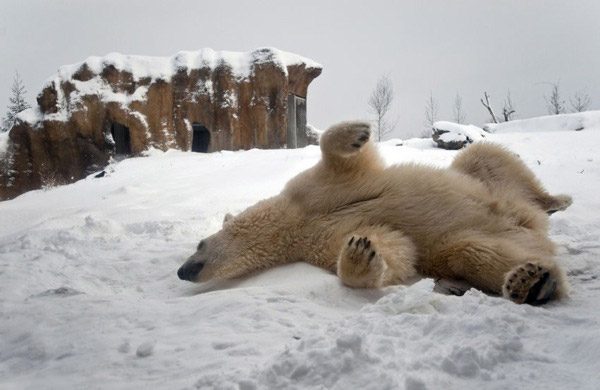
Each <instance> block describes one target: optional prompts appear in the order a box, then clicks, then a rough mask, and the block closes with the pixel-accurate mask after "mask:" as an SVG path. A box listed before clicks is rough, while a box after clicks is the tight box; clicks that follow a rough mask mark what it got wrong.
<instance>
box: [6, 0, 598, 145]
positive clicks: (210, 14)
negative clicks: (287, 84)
mask: <svg viewBox="0 0 600 390" xmlns="http://www.w3.org/2000/svg"><path fill="white" fill-rule="evenodd" d="M261 46H274V47H277V48H279V49H282V50H286V51H291V52H295V53H298V54H301V55H304V56H306V57H309V58H312V59H314V60H316V61H318V62H320V63H321V64H323V65H324V71H323V74H322V75H321V76H320V77H319V78H317V79H316V80H315V81H313V83H312V84H311V87H310V88H309V95H308V121H309V123H311V124H313V125H315V126H317V127H319V128H325V127H327V126H329V125H330V124H332V123H333V122H336V121H339V120H346V119H354V118H369V111H368V106H367V100H368V96H369V94H370V92H371V90H372V89H373V87H374V86H375V83H376V81H377V79H378V78H379V77H380V76H381V75H382V74H388V75H389V76H390V78H391V79H392V81H393V82H394V87H395V90H396V99H395V101H394V103H393V105H394V112H393V113H392V119H393V118H397V119H398V122H397V126H396V130H395V134H394V135H397V136H405V135H410V134H416V133H419V132H420V131H421V130H422V129H423V121H424V108H425V100H426V98H427V97H428V95H429V93H430V91H432V92H433V95H434V97H435V98H436V100H437V101H438V103H439V106H440V117H439V119H448V120H452V104H453V100H454V96H455V95H456V93H457V92H458V93H460V94H461V95H462V98H463V105H464V106H465V110H466V113H467V121H468V122H471V123H474V124H482V123H483V122H485V121H487V114H486V112H485V110H484V108H483V107H482V106H481V104H480V103H479V98H480V97H481V96H482V94H483V91H484V90H486V91H488V93H490V94H491V96H492V101H493V103H494V105H495V106H496V107H497V111H500V109H501V105H502V100H503V99H504V96H505V94H506V91H507V90H508V89H510V91H511V95H512V98H513V101H514V103H515V106H516V109H517V115H518V116H519V117H521V118H526V117H531V116H537V115H543V114H545V113H546V104H545V101H544V95H545V94H546V95H547V94H548V92H549V89H550V87H549V86H548V85H547V84H544V83H547V82H556V81H560V85H561V87H562V90H563V92H564V95H565V98H566V99H567V100H568V97H569V96H570V95H572V94H573V93H574V92H575V91H577V90H583V91H585V92H586V93H588V94H589V95H590V96H591V97H592V108H594V109H600V1H597V0H590V1H566V0H563V1H537V0H515V1H510V0H505V1H497V0H495V1H481V0H473V1H470V0H469V1H451V0H434V1H424V0H422V1H376V0H371V1H368V2H367V1H354V0H351V1H326V0H318V1H315V0H303V1H300V2H299V1H293V2H292V1H286V0H279V1H277V0H273V1H271V0H269V1H227V0H218V1H217V0H215V1H212V2H208V1H200V0H197V1H161V0H145V1H142V0H135V1H124V0H120V1H113V0H110V1H109V0H102V1H100V0H87V1H84V0H80V1H73V0H70V1H67V0H56V1H41V0H27V1H25V0H15V1H9V0H0V70H1V72H0V109H1V110H2V112H3V111H4V107H5V106H6V105H7V104H8V96H9V91H10V85H11V83H12V78H13V75H14V71H15V70H19V72H20V73H21V76H22V78H23V79H24V81H25V83H26V86H27V89H28V91H29V98H30V99H29V100H30V102H31V103H34V101H35V96H36V95H37V93H38V92H39V91H40V89H41V86H42V84H43V82H44V80H46V79H47V78H48V77H49V76H51V75H52V74H53V73H54V72H55V71H56V69H57V68H58V67H59V66H60V65H63V64H69V63H74V62H79V61H81V60H83V59H85V58H86V57H88V56H90V55H104V54H107V53H109V52H113V51H117V52H121V53H127V54H145V55H161V56H163V55H164V56H168V55H173V54H175V53H176V52H178V51H179V50H195V49H199V48H202V47H212V48H213V49H216V50H236V51H247V50H251V49H254V48H257V47H261Z"/></svg>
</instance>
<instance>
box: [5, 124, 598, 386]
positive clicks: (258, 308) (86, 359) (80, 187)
mask: <svg viewBox="0 0 600 390" xmlns="http://www.w3.org/2000/svg"><path fill="white" fill-rule="evenodd" d="M487 139H488V140H491V141H494V142H500V143H502V144H504V145H506V146H507V147H509V148H510V149H512V150H513V151H514V152H516V153H518V154H519V155H520V156H521V157H522V158H523V159H524V161H525V162H526V163H527V164H528V165H529V166H530V167H531V168H532V169H533V170H534V171H535V173H536V174H537V175H538V176H539V177H540V178H541V180H542V181H543V182H544V183H545V184H546V186H547V187H548V189H549V190H550V191H551V192H567V193H570V194H572V195H573V196H574V199H575V203H574V205H573V206H572V207H571V208H570V209H569V210H567V211H566V212H564V213H558V214H555V215H554V216H552V219H551V221H552V225H551V235H552V237H553V239H554V240H555V241H556V242H557V244H558V252H559V257H560V259H561V261H562V262H563V263H564V265H565V267H566V269H567V270H568V275H569V280H570V282H571V284H572V290H573V291H572V296H571V298H570V299H569V300H567V301H564V302H560V303H553V304H550V305H547V306H544V307H532V306H518V305H515V304H513V303H511V302H509V301H507V300H504V299H501V298H497V297H491V296H487V295H485V294H483V293H481V292H478V291H469V292H467V294H466V295H465V296H463V297H453V296H446V295H441V294H438V293H435V292H433V291H432V287H433V282H432V281H431V280H428V279H424V280H422V281H420V282H417V283H416V284H414V285H412V286H396V287H389V288H386V289H383V290H354V289H350V288H346V287H344V286H342V285H341V284H340V283H339V280H338V279H337V277H336V276H335V275H332V274H329V273H327V272H325V271H323V270H320V269H316V268H313V267H311V266H308V265H305V264H292V265H289V266H286V267H281V268H277V269H274V270H271V271H268V272H264V273H260V274H257V275H256V276H254V277H252V278H249V279H246V280H239V281H234V282H229V283H222V284H212V285H193V284H191V283H184V282H182V281H180V280H179V279H178V278H177V275H176V271H177V268H178V267H179V265H181V264H182V263H183V261H184V260H185V258H186V257H187V256H188V255H189V254H191V253H192V252H193V250H194V247H195V246H196V244H197V242H198V240H199V239H200V238H201V237H203V236H206V235H209V234H211V233H213V232H215V231H217V230H218V229H219V227H220V225H221V221H222V218H223V216H224V215H225V213H227V212H232V213H234V214H235V213H238V212H240V211H241V210H243V209H244V208H246V207H247V206H249V205H251V204H253V203H254V202H256V201H258V200H259V199H262V198H264V197H267V196H270V195H273V194H276V193H277V192H279V191H280V190H281V189H282V188H283V186H284V184H285V182H286V181H287V180H288V179H289V178H290V177H292V176H293V175H294V174H296V173H298V172H300V171H302V170H304V169H306V168H308V167H309V166H311V165H312V164H314V163H315V162H316V161H317V160H318V158H319V148H318V147H316V146H310V147H306V148H304V149H297V150H250V151H247V152H221V153H213V154H207V155H202V154H195V153H185V152H180V151H168V152H160V151H156V150H153V151H151V152H149V153H148V156H147V157H140V158H133V159H128V160H123V161H121V162H119V163H115V164H112V165H110V166H109V167H108V169H107V170H106V175H105V176H104V177H103V178H93V177H88V178H87V179H84V180H81V181H79V182H76V183H74V184H71V185H68V186H63V187H57V188H53V189H48V190H37V191H32V192H29V193H26V194H23V195H21V196H19V197H18V198H16V199H14V200H10V201H5V202H0V221H1V223H0V307H1V308H2V309H1V314H0V316H1V321H0V388H8V389H10V388H19V389H29V388H31V389H33V388H153V389H160V388H165V389H171V388H186V389H191V388H202V389H211V388H212V389H269V388H278V389H300V388H301V389H323V388H328V389H329V388H330V389H348V388H362V389H383V388H399V389H402V388H405V389H436V388H445V389H480V388H498V389H500V388H517V387H519V388H520V387H523V388H538V389H549V388H577V389H590V390H591V389H596V388H597V386H598V383H600V376H599V375H600V374H598V373H600V328H599V327H598V323H599V322H600V278H599V277H598V275H600V265H599V264H598V258H599V255H600V245H599V244H598V242H599V240H600V215H599V214H598V212H597V210H599V209H600V200H599V198H598V192H599V191H600V180H599V179H600V167H599V165H598V152H597V146H598V145H599V144H600V132H591V131H578V132H572V131H569V132H562V131H557V132H553V133H543V134H542V133H540V134H536V133H514V134H508V133H504V132H502V134H490V135H489V136H488V137H487ZM398 143H399V142H396V141H390V142H386V143H382V144H380V149H381V151H382V152H383V153H384V156H385V158H386V160H387V161H388V162H389V163H400V162H419V163H426V164H432V165H435V166H446V165H448V164H449V163H450V161H451V159H452V157H453V156H454V154H455V153H456V152H453V151H447V150H442V149H437V148H435V147H434V145H433V143H432V141H431V140H413V141H408V142H404V143H403V145H404V146H397V144H398ZM557 145H560V148H559V147H557Z"/></svg>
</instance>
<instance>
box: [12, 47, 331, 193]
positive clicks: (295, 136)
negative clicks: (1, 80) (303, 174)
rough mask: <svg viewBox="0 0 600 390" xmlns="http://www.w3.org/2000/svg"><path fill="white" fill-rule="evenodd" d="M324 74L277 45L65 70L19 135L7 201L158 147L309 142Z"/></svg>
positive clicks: (123, 59)
mask: <svg viewBox="0 0 600 390" xmlns="http://www.w3.org/2000/svg"><path fill="white" fill-rule="evenodd" d="M244 61H245V62H244ZM148 64H150V65H148ZM239 64H242V66H241V67H240V65H239ZM320 73H321V66H320V65H318V64H316V63H314V62H312V61H311V60H308V59H304V58H302V57H299V56H296V55H293V54H290V53H285V52H281V51H279V50H277V49H258V50H255V51H253V52H249V53H230V52H229V53H228V52H214V51H212V50H210V49H205V50H202V51H198V52H188V53H186V52H182V53H179V54H177V55H176V56H174V57H171V58H151V57H148V58H142V57H135V56H122V55H118V54H111V55H109V56H106V57H102V58H100V57H90V58H89V59H88V60H86V61H85V62H84V63H82V64H80V65H75V66H67V67H64V68H61V70H60V71H59V72H58V74H57V75H56V76H55V77H54V78H53V79H52V80H53V81H51V82H50V83H49V84H47V85H46V86H45V87H44V89H43V90H42V92H41V93H40V94H39V95H38V98H37V102H38V107H37V108H34V109H32V110H33V111H30V112H29V113H28V114H27V115H25V113H24V114H23V115H20V116H19V120H18V121H17V123H16V125H15V126H14V127H13V128H12V129H11V130H10V133H9V142H8V149H7V150H6V152H5V153H4V154H3V155H0V199H2V200H4V199H10V198H13V197H15V196H17V195H19V194H21V193H23V192H26V191H29V190H32V189H36V188H40V187H42V186H46V185H58V184H64V183H70V182H73V181H76V180H79V179H81V178H83V177H85V176H86V175H88V174H90V173H93V172H95V171H97V170H101V169H102V168H103V167H104V166H106V164H108V161H109V160H110V158H111V157H113V156H115V155H116V154H119V153H125V154H126V155H139V154H140V153H141V152H143V151H144V150H147V149H148V148H150V147H155V148H160V149H163V150H166V149H168V148H176V149H180V150H191V149H192V148H195V149H196V150H202V151H208V152H212V151H218V150H239V149H250V148H255V147H258V148H282V147H300V146H305V145H306V144H307V143H308V142H309V139H310V137H308V136H307V131H306V109H305V107H306V96H307V90H308V85H309V84H310V82H311V81H312V80H313V79H314V78H315V77H317V76H319V74H320ZM290 105H292V106H290ZM32 114H34V115H32ZM36 115H37V117H36ZM290 115H293V117H291V116H290ZM32 117H33V118H36V119H34V120H33V119H31V118H32ZM195 136H196V139H194V137H195ZM311 141H312V142H314V140H311Z"/></svg>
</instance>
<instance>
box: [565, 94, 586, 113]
mask: <svg viewBox="0 0 600 390" xmlns="http://www.w3.org/2000/svg"><path fill="white" fill-rule="evenodd" d="M569 101H570V103H571V110H573V112H582V111H587V110H588V109H589V108H590V104H591V103H592V98H590V95H588V94H587V93H585V92H582V91H577V92H575V95H574V96H573V98H572V99H569Z"/></svg>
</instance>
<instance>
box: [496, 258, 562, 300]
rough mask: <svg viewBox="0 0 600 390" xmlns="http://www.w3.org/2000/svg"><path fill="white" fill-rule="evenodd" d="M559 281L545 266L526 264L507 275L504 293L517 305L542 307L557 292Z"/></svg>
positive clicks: (503, 288)
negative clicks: (524, 304)
mask: <svg viewBox="0 0 600 390" xmlns="http://www.w3.org/2000/svg"><path fill="white" fill-rule="evenodd" d="M556 288H557V281H556V279H555V278H553V277H552V275H551V274H550V271H549V270H548V269H547V268H546V267H544V266H543V265H540V264H536V263H526V264H523V265H521V266H518V267H516V268H514V269H513V270H512V271H510V272H509V273H508V274H507V275H506V279H505V282H504V286H503V287H502V292H503V295H504V297H505V298H508V299H510V300H511V301H513V302H515V303H528V304H530V305H542V304H544V303H546V302H548V301H549V300H550V299H551V298H552V297H553V295H554V293H555V292H556Z"/></svg>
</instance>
